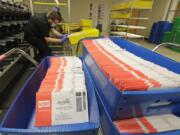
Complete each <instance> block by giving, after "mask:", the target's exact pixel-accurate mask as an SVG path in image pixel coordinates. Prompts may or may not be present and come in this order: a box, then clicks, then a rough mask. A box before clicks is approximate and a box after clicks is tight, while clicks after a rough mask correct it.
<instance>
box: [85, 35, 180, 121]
mask: <svg viewBox="0 0 180 135" xmlns="http://www.w3.org/2000/svg"><path fill="white" fill-rule="evenodd" d="M111 40H112V41H114V42H115V43H116V44H118V45H119V46H120V47H121V48H124V49H126V50H127V51H129V52H131V53H133V54H135V55H137V56H139V57H141V58H143V59H145V60H148V61H151V62H154V63H155V64H158V65H161V66H163V67H165V68H167V69H169V70H171V71H173V72H176V73H180V63H178V62H175V61H173V60H171V59H169V58H166V57H164V56H162V55H160V54H158V53H155V52H152V51H150V50H147V49H145V48H143V47H141V46H139V45H136V44H134V43H132V42H129V41H127V40H124V39H121V38H118V37H111ZM83 52H84V54H83V60H84V62H85V64H86V65H87V67H88V70H89V71H90V73H91V76H92V78H93V80H94V82H95V86H96V88H97V91H98V93H99V95H100V97H101V99H102V101H103V104H104V105H105V106H106V108H107V111H108V113H109V115H110V117H111V118H112V119H113V120H114V119H121V118H129V117H134V115H133V110H136V111H137V112H136V116H142V115H145V116H146V115H155V114H165V113H171V111H172V108H173V107H174V106H175V105H176V104H178V102H180V88H169V89H160V90H148V91H124V92H121V91H120V90H118V89H117V88H116V87H115V86H114V85H113V84H112V82H110V81H109V79H108V78H106V77H105V76H104V74H103V73H102V72H101V70H100V68H99V67H98V65H97V64H96V62H95V61H94V59H93V57H92V56H91V54H90V53H89V52H88V50H87V49H86V47H85V46H83Z"/></svg>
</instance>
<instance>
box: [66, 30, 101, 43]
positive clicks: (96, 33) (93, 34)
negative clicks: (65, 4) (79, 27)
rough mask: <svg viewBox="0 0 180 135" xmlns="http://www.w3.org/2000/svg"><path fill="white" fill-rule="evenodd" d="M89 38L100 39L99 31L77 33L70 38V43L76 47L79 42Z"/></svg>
mask: <svg viewBox="0 0 180 135" xmlns="http://www.w3.org/2000/svg"><path fill="white" fill-rule="evenodd" d="M87 37H99V30H98V29H90V30H84V31H81V32H75V33H73V34H71V35H69V36H68V38H69V42H70V43H71V44H72V45H76V44H77V43H78V42H79V40H81V39H83V38H87Z"/></svg>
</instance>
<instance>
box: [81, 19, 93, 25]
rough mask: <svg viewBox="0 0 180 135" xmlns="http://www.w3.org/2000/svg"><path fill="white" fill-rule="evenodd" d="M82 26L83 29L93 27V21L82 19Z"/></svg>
mask: <svg viewBox="0 0 180 135" xmlns="http://www.w3.org/2000/svg"><path fill="white" fill-rule="evenodd" d="M80 26H82V27H92V20H91V19H81V20H80Z"/></svg>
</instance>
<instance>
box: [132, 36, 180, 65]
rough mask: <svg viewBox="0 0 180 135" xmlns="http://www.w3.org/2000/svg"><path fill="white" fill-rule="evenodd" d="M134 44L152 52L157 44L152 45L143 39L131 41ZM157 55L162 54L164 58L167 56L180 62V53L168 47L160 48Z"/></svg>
mask: <svg viewBox="0 0 180 135" xmlns="http://www.w3.org/2000/svg"><path fill="white" fill-rule="evenodd" d="M131 41H132V42H135V43H137V44H139V45H141V46H143V47H145V48H147V49H150V50H152V49H153V48H154V47H156V44H152V43H149V42H148V41H146V40H142V39H133V40H131ZM156 52H157V53H160V54H162V55H163V56H166V57H168V58H170V59H172V60H175V61H177V62H180V53H179V52H175V51H173V50H171V49H169V48H167V47H163V46H162V47H160V48H159V49H158V50H157V51H156Z"/></svg>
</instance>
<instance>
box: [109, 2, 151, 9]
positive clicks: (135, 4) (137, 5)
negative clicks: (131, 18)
mask: <svg viewBox="0 0 180 135" xmlns="http://www.w3.org/2000/svg"><path fill="white" fill-rule="evenodd" d="M152 6H153V1H152V0H134V1H130V2H121V3H117V4H114V5H113V6H112V10H124V9H129V8H136V9H152Z"/></svg>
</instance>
